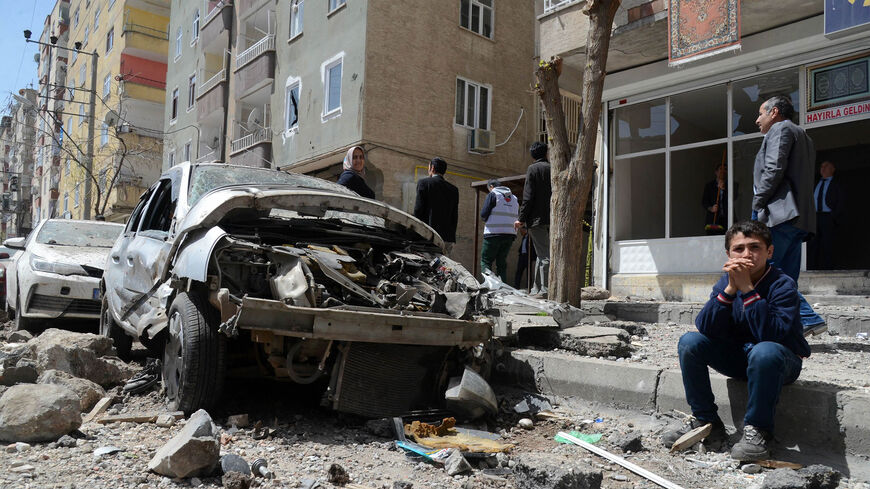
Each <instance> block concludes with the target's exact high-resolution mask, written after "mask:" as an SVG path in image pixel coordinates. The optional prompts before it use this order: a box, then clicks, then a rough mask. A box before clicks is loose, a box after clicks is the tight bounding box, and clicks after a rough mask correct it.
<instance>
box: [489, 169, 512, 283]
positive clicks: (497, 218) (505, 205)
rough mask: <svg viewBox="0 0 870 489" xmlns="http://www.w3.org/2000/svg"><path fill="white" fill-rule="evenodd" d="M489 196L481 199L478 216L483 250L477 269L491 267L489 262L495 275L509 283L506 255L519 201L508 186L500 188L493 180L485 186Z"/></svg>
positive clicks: (509, 249)
mask: <svg viewBox="0 0 870 489" xmlns="http://www.w3.org/2000/svg"><path fill="white" fill-rule="evenodd" d="M487 187H488V188H489V195H487V196H486V200H485V201H484V202H483V209H481V210H480V218H481V219H483V221H484V223H485V224H484V226H483V249H482V250H481V251H480V271H481V273H483V271H484V270H492V268H491V267H492V262H493V261H494V262H495V265H496V268H497V269H498V276H499V277H500V278H501V281H502V282H504V283H505V284H507V283H508V274H507V257H508V253H510V251H511V245H512V244H513V242H514V238H516V236H517V231H516V229H515V228H514V222H516V220H517V215H518V213H519V208H520V206H519V203H518V202H517V198H516V196H514V194H512V193H511V189H509V188H507V187H503V186H502V185H501V182H499V181H498V180H496V179H492V180H490V181H489V184H488V185H487Z"/></svg>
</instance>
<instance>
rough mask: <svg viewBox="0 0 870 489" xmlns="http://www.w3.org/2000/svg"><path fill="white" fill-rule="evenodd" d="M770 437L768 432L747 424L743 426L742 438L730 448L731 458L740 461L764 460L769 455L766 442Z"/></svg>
mask: <svg viewBox="0 0 870 489" xmlns="http://www.w3.org/2000/svg"><path fill="white" fill-rule="evenodd" d="M772 438H773V437H772V436H771V434H770V433H768V432H766V431H764V430H762V429H760V428H756V427H755V426H752V425H751V424H748V425H746V426H744V427H743V438H741V439H740V441H739V442H737V443H736V444H735V445H734V447H733V448H732V449H731V458H733V459H734V460H739V461H741V462H755V461H758V460H765V459H767V458H768V457H770V449H769V448H768V447H767V444H768V442H769V441H770V440H771V439H772Z"/></svg>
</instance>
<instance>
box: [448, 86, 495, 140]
mask: <svg viewBox="0 0 870 489" xmlns="http://www.w3.org/2000/svg"><path fill="white" fill-rule="evenodd" d="M491 96H492V91H491V90H490V88H489V87H487V86H486V85H481V84H479V83H475V82H472V81H468V80H463V79H462V78H457V79H456V123H457V124H459V125H460V126H465V127H470V128H473V129H489V119H490V102H491V98H490V97H491Z"/></svg>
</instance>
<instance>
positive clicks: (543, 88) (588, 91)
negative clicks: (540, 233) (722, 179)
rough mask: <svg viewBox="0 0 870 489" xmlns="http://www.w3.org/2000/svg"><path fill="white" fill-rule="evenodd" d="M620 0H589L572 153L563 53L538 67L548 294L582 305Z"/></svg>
mask: <svg viewBox="0 0 870 489" xmlns="http://www.w3.org/2000/svg"><path fill="white" fill-rule="evenodd" d="M619 4H620V0H587V1H586V6H585V7H584V9H583V13H584V14H586V15H588V16H589V31H588V33H587V36H586V67H585V68H584V70H583V93H582V97H583V101H582V103H581V118H582V120H581V124H580V137H579V140H578V141H577V148H576V149H575V150H574V153H573V155H572V154H571V146H570V141H569V140H568V130H567V129H566V127H565V116H564V113H563V111H562V99H561V95H560V92H559V75H561V73H562V59H561V58H558V57H556V58H554V59H551V60H550V61H543V60H542V61H541V63H540V65H539V66H538V69H537V70H536V71H535V76H536V78H537V83H536V85H535V91H536V92H537V94H538V96H539V97H540V98H541V102H542V104H543V106H544V114H545V117H546V122H547V133H548V137H549V139H550V140H549V154H548V155H547V156H548V158H549V160H550V165H551V172H552V173H551V182H552V186H553V197H552V199H551V200H550V214H551V216H552V217H551V220H550V221H551V222H552V223H553V224H552V225H551V227H550V282H549V291H548V294H549V298H550V299H552V300H556V301H559V302H568V303H570V304H573V305H575V306H579V305H580V293H581V288H582V287H583V276H584V273H583V267H582V266H581V264H582V262H583V256H582V250H583V246H582V243H583V226H582V225H581V220H582V218H583V213H584V212H585V211H586V201H587V199H588V198H589V191H590V189H591V187H592V179H593V175H594V172H595V165H594V163H595V142H596V138H597V137H598V121H599V118H600V117H601V95H602V91H603V89H604V76H605V68H606V65H607V52H608V49H609V48H610V34H611V30H612V26H613V18H614V16H615V15H616V10H617V9H618V8H619Z"/></svg>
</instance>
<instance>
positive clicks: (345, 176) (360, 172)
mask: <svg viewBox="0 0 870 489" xmlns="http://www.w3.org/2000/svg"><path fill="white" fill-rule="evenodd" d="M342 167H343V168H344V171H342V172H341V175H339V176H338V184H339V185H342V186H345V187H347V188H349V189H351V190H353V191H354V192H356V193H358V194H360V195H361V196H363V197H367V198H369V199H374V198H375V191H374V190H372V189H371V187H369V186H368V184H366V180H365V178H364V177H365V174H366V154H365V151H363V149H362V148H361V147H360V146H354V147H352V148H350V149H349V150H347V154H346V155H345V156H344V161H343V162H342Z"/></svg>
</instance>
